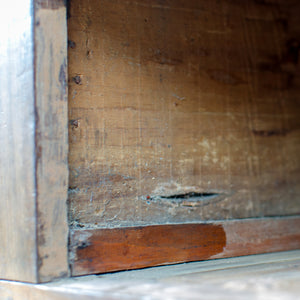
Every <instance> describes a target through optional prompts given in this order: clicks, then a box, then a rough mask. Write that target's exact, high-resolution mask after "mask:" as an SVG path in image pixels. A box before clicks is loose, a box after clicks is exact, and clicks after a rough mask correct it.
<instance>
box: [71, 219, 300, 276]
mask: <svg viewBox="0 0 300 300" xmlns="http://www.w3.org/2000/svg"><path fill="white" fill-rule="evenodd" d="M299 228H300V217H294V218H282V219H280V218H275V219H271V218H268V219H253V220H239V221H223V222H217V223H210V224H181V225H157V226H146V227H128V228H114V229H98V230H96V229H92V230H74V231H72V233H71V245H70V251H71V254H70V258H71V268H72V275H73V276H78V275H85V274H95V273H103V272H110V271H116V270H126V269H137V268H141V267H150V266H156V265H163V264H172V263H179V262H187V261H196V260H205V259H214V258H224V257H232V256H242V255H249V254H257V253H265V252H276V251H285V250H293V249H300V232H299Z"/></svg>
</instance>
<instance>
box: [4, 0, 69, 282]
mask: <svg viewBox="0 0 300 300" xmlns="http://www.w3.org/2000/svg"><path fill="white" fill-rule="evenodd" d="M63 2H64V1H61V0H57V1H51V3H50V2H49V3H48V1H43V0H38V1H29V0H28V1H11V2H10V3H8V2H7V3H3V4H2V2H1V4H0V18H1V28H0V33H1V45H0V58H1V59H0V65H1V69H0V78H1V89H0V145H1V147H0V166H1V167H0V189H1V196H0V200H1V201H0V241H1V242H0V243H1V245H0V246H1V247H0V248H1V255H0V277H1V278H3V279H10V280H20V281H29V282H44V281H49V280H51V279H53V278H56V277H61V276H66V275H67V274H68V260H67V253H68V251H67V242H68V227H67V209H66V200H67V187H68V166H67V153H68V147H67V145H68V138H67V133H68V129H67V128H68V127H67V79H66V75H67V71H66V68H67V65H66V59H67V32H66V8H65V5H64V3H63ZM2 22H3V24H2Z"/></svg>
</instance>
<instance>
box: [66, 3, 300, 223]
mask: <svg viewBox="0 0 300 300" xmlns="http://www.w3.org/2000/svg"><path fill="white" fill-rule="evenodd" d="M299 14H300V2H299V1H292V0H278V1H255V0H249V1H229V0H225V1H217V0H212V1H198V0H193V1H192V0H191V1H182V0H174V1H167V0H166V1H160V0H151V1H146V0H135V1H133V0H128V1H123V0H89V1H82V0H71V1H70V18H69V120H70V121H69V122H70V124H69V133H70V140H69V143H70V157H69V165H70V187H69V202H70V205H69V215H70V224H71V225H73V226H80V227H86V228H95V227H99V228H100V227H118V226H133V225H151V224H165V223H181V222H188V221H190V222H196V221H201V220H222V219H236V218H248V217H262V216H276V215H293V214H297V213H299V212H300V201H299V196H300V185H299V180H300V176H299V175H300V156H299V153H300V134H299V128H300V127H299V126H300V117H299V116H300V114H299V113H300V105H299V104H300V103H299V92H300V89H299V86H300V85H299V83H300V76H299V75H300V71H299V59H298V55H299V45H300V22H299Z"/></svg>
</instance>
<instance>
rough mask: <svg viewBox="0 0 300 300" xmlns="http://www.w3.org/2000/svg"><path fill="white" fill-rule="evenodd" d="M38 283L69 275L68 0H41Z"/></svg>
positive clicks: (36, 28) (36, 29)
mask: <svg viewBox="0 0 300 300" xmlns="http://www.w3.org/2000/svg"><path fill="white" fill-rule="evenodd" d="M34 8H35V22H34V33H35V109H36V139H35V143H36V145H35V147H36V197H37V200H36V201H37V204H36V206H37V207H36V214H37V256H38V258H37V259H38V262H37V268H38V271H37V272H38V275H37V276H38V282H47V281H51V280H52V279H54V278H57V277H65V276H68V275H69V271H68V269H69V267H68V249H67V247H68V223H67V187H68V128H67V126H68V125H67V124H68V105H67V103H68V101H67V19H66V5H65V1H63V0H53V1H46V0H35V7H34Z"/></svg>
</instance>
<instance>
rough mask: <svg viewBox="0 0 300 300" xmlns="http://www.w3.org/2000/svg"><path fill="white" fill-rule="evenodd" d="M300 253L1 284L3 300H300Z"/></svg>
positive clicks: (2, 282) (284, 253)
mask: <svg viewBox="0 0 300 300" xmlns="http://www.w3.org/2000/svg"><path fill="white" fill-rule="evenodd" d="M299 280H300V260H299V251H289V252H281V253H276V254H263V255H255V256H245V257H238V258H229V259H217V260H213V261H206V262H197V263H189V264H181V265H175V266H165V267H157V268H148V269H144V270H138V271H130V272H129V271H126V272H119V273H113V274H106V275H102V276H85V277H81V278H80V277H79V278H72V279H67V280H62V281H58V282H54V283H51V284H41V285H31V284H21V283H16V282H5V281H0V297H1V299H3V300H40V299H44V300H53V299H55V300H67V299H68V300H69V299H73V300H94V299H97V300H99V299H118V300H119V299H134V300H135V299H153V300H160V299H174V300H177V299H178V300H182V299H193V300H194V299H216V300H220V299H233V300H239V299H246V300H248V299H249V300H250V299H251V300H252V299H271V300H275V299H281V300H294V299H298V296H299V293H300V286H299Z"/></svg>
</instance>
